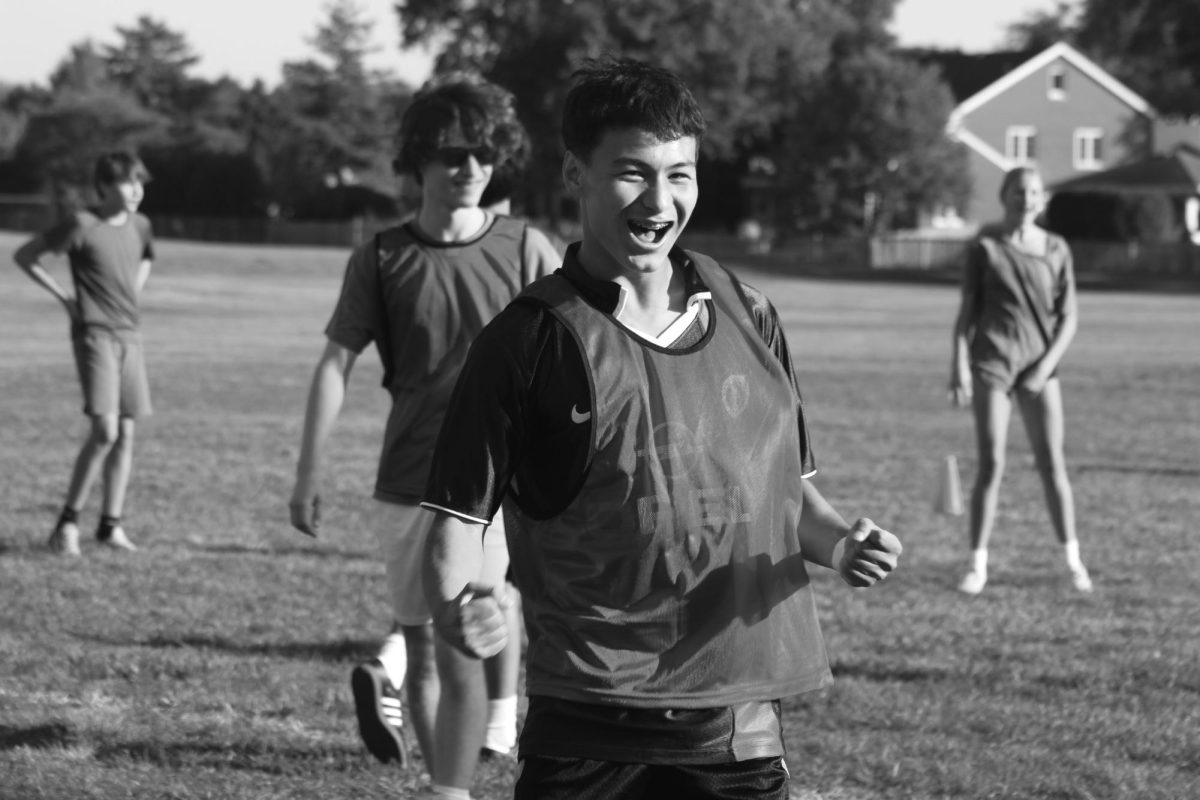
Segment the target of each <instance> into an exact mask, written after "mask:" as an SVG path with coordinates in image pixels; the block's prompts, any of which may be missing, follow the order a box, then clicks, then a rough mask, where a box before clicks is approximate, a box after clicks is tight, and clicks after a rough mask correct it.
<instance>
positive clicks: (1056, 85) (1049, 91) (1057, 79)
mask: <svg viewBox="0 0 1200 800" xmlns="http://www.w3.org/2000/svg"><path fill="white" fill-rule="evenodd" d="M1046 97H1048V98H1050V99H1051V100H1066V99H1067V71H1066V70H1065V69H1063V67H1062V66H1061V65H1059V64H1055V65H1054V66H1052V67H1050V70H1049V71H1048V72H1047V73H1046Z"/></svg>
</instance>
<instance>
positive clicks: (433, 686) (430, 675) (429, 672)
mask: <svg viewBox="0 0 1200 800" xmlns="http://www.w3.org/2000/svg"><path fill="white" fill-rule="evenodd" d="M401 630H402V631H403V632H404V643H405V645H406V647H407V660H408V669H407V671H406V673H407V674H406V675H405V677H404V688H405V692H406V694H407V695H408V715H409V718H410V719H411V720H412V724H413V730H415V731H416V734H417V745H418V746H419V747H420V748H421V754H422V755H423V756H424V758H425V770H426V771H427V772H428V773H429V774H430V775H433V774H434V765H435V763H436V762H435V758H434V751H435V748H436V746H437V744H436V740H435V738H434V726H435V724H436V722H437V712H438V703H439V702H440V698H441V684H440V682H439V681H438V671H437V657H436V655H435V653H434V632H433V625H404V626H402V627H401Z"/></svg>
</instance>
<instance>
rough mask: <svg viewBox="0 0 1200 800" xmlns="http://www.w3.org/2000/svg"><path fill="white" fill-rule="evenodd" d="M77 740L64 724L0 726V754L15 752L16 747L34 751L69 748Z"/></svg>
mask: <svg viewBox="0 0 1200 800" xmlns="http://www.w3.org/2000/svg"><path fill="white" fill-rule="evenodd" d="M77 739H78V737H77V736H76V735H75V732H74V731H73V730H71V727H70V726H69V725H67V724H66V723H64V722H51V723H48V724H45V725H34V726H33V727H31V728H18V727H15V726H12V725H0V752H2V751H5V750H15V749H17V748H18V747H29V748H32V749H34V750H48V749H50V748H52V747H70V746H71V745H73V744H74V743H75V742H76V740H77Z"/></svg>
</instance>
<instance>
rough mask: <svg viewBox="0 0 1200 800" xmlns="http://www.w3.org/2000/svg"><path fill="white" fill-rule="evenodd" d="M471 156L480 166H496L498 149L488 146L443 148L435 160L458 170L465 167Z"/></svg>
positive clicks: (435, 154)
mask: <svg viewBox="0 0 1200 800" xmlns="http://www.w3.org/2000/svg"><path fill="white" fill-rule="evenodd" d="M471 156H474V157H475V160H476V161H477V162H478V163H480V164H495V163H496V148H494V147H491V146H490V145H486V144H484V145H479V146H478V147H443V148H441V149H440V150H438V151H437V152H435V153H434V154H433V160H434V161H437V162H438V163H440V164H444V165H445V166H447V167H450V168H451V169H457V168H459V167H462V166H465V165H466V163H467V159H468V158H470V157H471Z"/></svg>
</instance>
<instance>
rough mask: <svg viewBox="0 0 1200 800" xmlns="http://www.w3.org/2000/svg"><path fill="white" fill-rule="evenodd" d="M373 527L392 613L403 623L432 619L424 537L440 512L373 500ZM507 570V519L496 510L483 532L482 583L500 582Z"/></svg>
mask: <svg viewBox="0 0 1200 800" xmlns="http://www.w3.org/2000/svg"><path fill="white" fill-rule="evenodd" d="M372 502H373V503H374V506H375V511H374V515H373V516H374V519H373V520H372V527H373V528H374V529H375V536H376V538H377V539H378V540H379V547H380V550H381V551H382V552H383V558H384V563H385V564H386V565H387V581H388V592H389V593H390V595H391V598H392V615H393V617H394V618H395V621H396V622H398V623H399V624H401V625H425V624H427V623H430V622H432V621H433V615H432V614H431V613H430V612H429V603H427V602H426V601H425V592H424V590H423V588H422V586H421V571H422V561H423V560H424V558H425V540H426V539H427V538H428V537H429V530H430V528H432V527H433V521H434V519H436V518H437V515H436V514H435V513H434V512H433V511H430V510H429V509H427V508H421V506H418V505H408V504H404V503H387V502H381V501H372ZM507 571H508V543H507V542H506V541H505V538H504V520H503V518H502V515H500V514H497V515H496V519H495V521H494V522H493V523H492V524H491V525H489V526H488V527H487V531H486V532H485V533H484V535H483V569H482V570H481V571H480V575H479V578H478V582H479V583H483V584H487V585H489V586H501V585H502V584H503V583H504V575H505V573H506V572H507Z"/></svg>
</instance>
